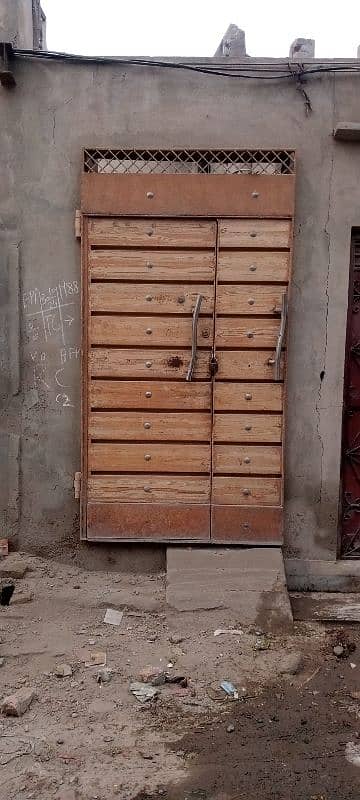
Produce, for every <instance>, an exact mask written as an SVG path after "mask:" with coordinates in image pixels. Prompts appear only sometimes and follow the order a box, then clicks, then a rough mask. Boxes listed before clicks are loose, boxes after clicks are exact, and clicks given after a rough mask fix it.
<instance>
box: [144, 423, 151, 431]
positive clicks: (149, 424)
mask: <svg viewBox="0 0 360 800" xmlns="http://www.w3.org/2000/svg"><path fill="white" fill-rule="evenodd" d="M144 428H146V430H147V431H148V430H149V428H151V422H144Z"/></svg>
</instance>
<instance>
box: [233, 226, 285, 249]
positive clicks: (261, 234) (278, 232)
mask: <svg viewBox="0 0 360 800" xmlns="http://www.w3.org/2000/svg"><path fill="white" fill-rule="evenodd" d="M219 237H220V238H219V245H220V249H221V248H222V247H247V248H250V247H269V248H271V249H272V250H274V249H276V248H277V247H286V248H288V247H290V237H291V222H290V220H287V219H228V220H221V221H220V223H219Z"/></svg>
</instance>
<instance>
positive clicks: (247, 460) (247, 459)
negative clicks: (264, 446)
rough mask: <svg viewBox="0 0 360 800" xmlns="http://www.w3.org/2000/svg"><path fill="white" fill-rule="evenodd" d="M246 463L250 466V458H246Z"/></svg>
mask: <svg viewBox="0 0 360 800" xmlns="http://www.w3.org/2000/svg"><path fill="white" fill-rule="evenodd" d="M244 462H245V464H250V458H249V456H246V458H244Z"/></svg>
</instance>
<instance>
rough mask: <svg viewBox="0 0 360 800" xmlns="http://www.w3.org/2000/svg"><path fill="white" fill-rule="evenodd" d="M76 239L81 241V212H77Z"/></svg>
mask: <svg viewBox="0 0 360 800" xmlns="http://www.w3.org/2000/svg"><path fill="white" fill-rule="evenodd" d="M75 239H81V211H79V210H78V209H76V211H75Z"/></svg>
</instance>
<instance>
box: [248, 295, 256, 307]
mask: <svg viewBox="0 0 360 800" xmlns="http://www.w3.org/2000/svg"><path fill="white" fill-rule="evenodd" d="M248 303H249V306H253V305H254V303H255V300H254V298H253V297H249V299H248Z"/></svg>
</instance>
